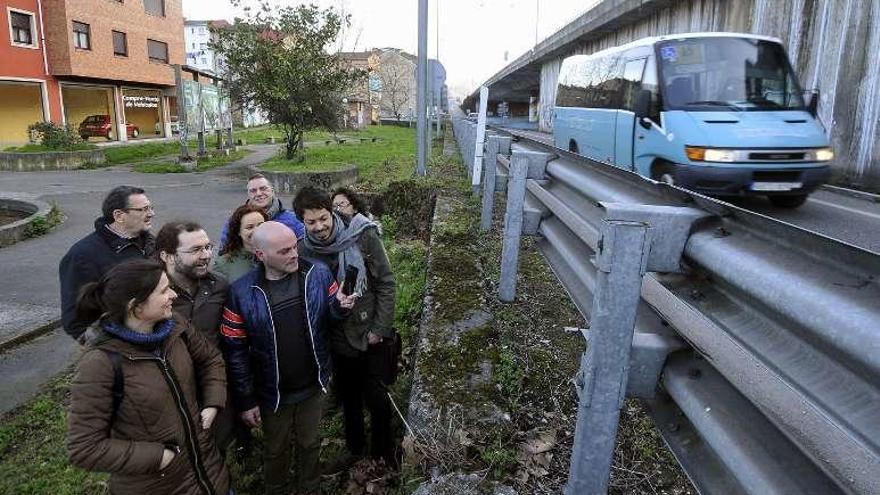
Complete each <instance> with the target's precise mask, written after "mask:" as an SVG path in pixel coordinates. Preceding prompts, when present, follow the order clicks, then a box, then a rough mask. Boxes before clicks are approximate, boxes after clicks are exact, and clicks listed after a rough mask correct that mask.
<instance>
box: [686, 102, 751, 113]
mask: <svg viewBox="0 0 880 495" xmlns="http://www.w3.org/2000/svg"><path fill="white" fill-rule="evenodd" d="M685 105H704V106H712V107H727V108H730V109H731V110H734V111H742V108H741V107H738V106H736V105H734V104H733V103H730V102H727V101H716V100H703V101H689V102H687V103H685Z"/></svg>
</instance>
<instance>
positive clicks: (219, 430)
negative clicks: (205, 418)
mask: <svg viewBox="0 0 880 495" xmlns="http://www.w3.org/2000/svg"><path fill="white" fill-rule="evenodd" d="M156 257H157V258H158V259H159V261H161V262H162V263H163V264H164V265H165V271H166V272H167V273H168V279H169V282H171V288H172V289H173V290H174V292H176V293H177V298H176V299H174V302H173V303H172V304H173V308H174V313H175V314H176V315H177V317H178V318H181V319H184V320H186V321H188V322H189V323H190V324H191V325H192V326H193V328H195V329H196V330H198V331H199V332H201V333H202V335H204V336H205V337H206V338H207V339H208V341H209V342H211V343H212V344H213V345H214V346H215V347H216V348H217V350H218V351H219V350H220V321H221V317H222V315H223V305H224V304H226V293H227V290H228V289H229V283H227V281H226V279H224V278H223V277H221V276H219V275H215V274H213V273H211V271H210V267H211V259H212V258H213V257H214V246H213V244H211V240H210V239H209V238H208V233H207V232H205V229H203V228H202V226H201V225H199V224H197V223H195V222H187V221H175V222H169V223H166V224H165V225H163V226H162V228H161V229H160V230H159V233H158V234H157V235H156ZM239 423H240V422H239ZM238 426H239V427H236V422H235V411H234V409H233V408H232V407H231V404H229V405H227V407H225V408H223V410H221V411H220V414H219V415H218V416H217V419H216V420H215V421H214V427H213V429H214V435H215V439H216V441H217V446H218V447H219V448H220V451H221V452H225V451H226V448H227V447H228V446H229V445H230V444H231V443H232V440H233V437H234V438H236V439H237V440H238V442H237V443H238V448H239V449H241V450H240V452H239V453H243V452H244V451H245V450H247V449H249V448H250V442H251V435H250V431H249V430H248V429H247V428H245V427H244V425H243V424H239V425H238Z"/></svg>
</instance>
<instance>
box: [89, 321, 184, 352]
mask: <svg viewBox="0 0 880 495" xmlns="http://www.w3.org/2000/svg"><path fill="white" fill-rule="evenodd" d="M175 325H176V324H175V322H174V319H173V318H171V319H168V320H165V321H163V322H161V323H159V324H158V325H157V326H156V327H154V328H153V333H140V332H135V331H134V330H131V329H129V328H126V327H125V326H124V325H120V324H118V323H110V322H107V323H105V324H104V325H103V329H104V331H105V332H107V333H109V334H110V335H113V336H114V337H116V338H119V339H121V340H123V341H125V342H128V343H130V344H137V345H143V346H148V347H158V346H159V345H160V344H161V343H162V342H165V339H167V338H168V336H169V335H171V332H172V331H173V330H174V327H175Z"/></svg>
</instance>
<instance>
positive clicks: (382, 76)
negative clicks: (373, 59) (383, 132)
mask: <svg viewBox="0 0 880 495" xmlns="http://www.w3.org/2000/svg"><path fill="white" fill-rule="evenodd" d="M376 75H377V76H378V78H379V81H380V84H381V87H380V89H379V94H380V99H379V110H380V112H382V113H385V114H386V115H389V114H390V115H393V116H394V117H395V118H396V119H397V120H400V118H401V117H402V116H403V112H404V110H406V109H412V108H414V105H413V98H414V97H415V92H416V87H415V64H414V63H413V62H412V61H411V60H409V59H407V58H406V57H405V56H404V55H402V54H401V53H400V52H399V51H397V50H386V51H385V52H383V53H382V55H381V57H380V62H379V67H378V69H377V70H376Z"/></svg>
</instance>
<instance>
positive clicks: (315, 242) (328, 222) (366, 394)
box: [293, 187, 400, 468]
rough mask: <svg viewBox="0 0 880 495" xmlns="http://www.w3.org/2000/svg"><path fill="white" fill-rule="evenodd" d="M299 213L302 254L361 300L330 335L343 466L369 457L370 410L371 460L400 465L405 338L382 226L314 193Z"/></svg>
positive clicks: (303, 193) (305, 196)
mask: <svg viewBox="0 0 880 495" xmlns="http://www.w3.org/2000/svg"><path fill="white" fill-rule="evenodd" d="M293 208H294V211H295V212H296V214H297V216H298V217H300V218H301V219H302V220H303V224H304V225H305V227H306V236H305V237H304V238H303V240H302V242H301V243H300V253H301V254H302V255H303V256H306V257H310V258H315V259H318V260H320V261H322V262H324V263H326V264H327V266H329V267H330V270H331V271H332V272H333V273H334V274H335V275H336V279H337V281H338V282H340V283H341V284H342V286H343V289H342V291H343V293H345V294H353V295H355V296H356V298H357V299H356V302H355V304H354V308H352V312H351V316H349V318H348V319H347V320H345V321H341V322H339V323H337V324H335V325H334V328H332V329H329V332H328V335H327V337H328V339H329V341H330V349H331V351H332V354H333V362H334V371H335V373H336V380H337V385H338V387H339V388H338V391H339V395H340V399H341V400H342V409H343V414H344V416H345V441H346V446H347V447H348V452H349V455H348V456H346V458H344V459H342V460H341V462H339V463H338V466H337V467H339V468H343V467H347V466H348V465H351V464H352V463H354V462H356V461H357V460H358V459H359V458H360V457H362V456H364V455H365V454H366V452H365V450H366V449H365V447H366V445H365V444H366V438H365V434H364V412H363V409H364V406H365V405H366V408H367V410H368V411H369V412H370V425H371V435H370V450H369V455H370V456H371V457H375V458H382V459H384V460H385V461H386V463H388V464H389V465H391V466H396V462H395V456H394V451H393V446H392V445H391V404H390V402H389V399H388V397H387V396H386V390H387V386H388V385H390V384H391V383H392V382H393V381H394V377H395V372H396V370H397V353H396V349H397V347H396V346H398V345H399V344H400V339H399V338H398V337H397V335H396V334H395V331H394V327H393V323H394V291H395V283H394V273H393V272H392V271H391V264H390V263H389V262H388V255H387V254H386V253H385V248H384V246H383V245H382V240H381V239H380V238H379V235H378V233H377V231H376V224H375V223H373V222H371V221H370V220H368V219H367V218H366V217H364V216H363V215H360V214H356V215H354V216H353V217H351V218H350V219H347V218H346V217H343V216H341V215H339V214H337V213H336V212H334V211H333V207H332V203H331V201H330V196H329V195H328V194H327V193H325V192H324V191H320V190H318V189H315V188H313V187H306V188H303V189H302V190H300V192H299V194H297V196H296V198H295V199H294V201H293ZM346 291H347V292H346Z"/></svg>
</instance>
